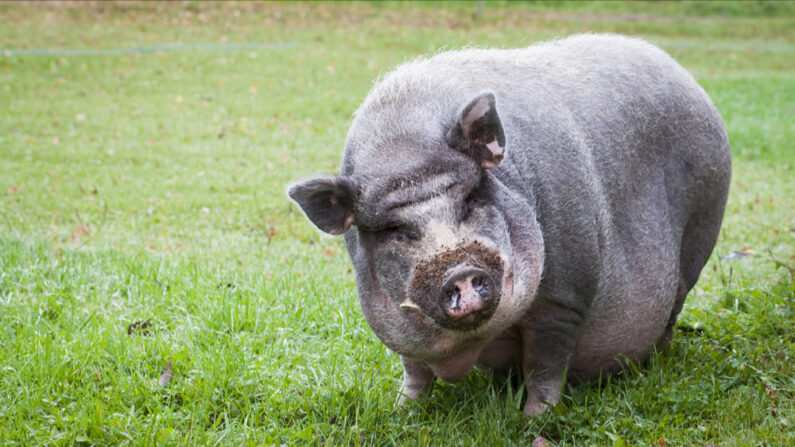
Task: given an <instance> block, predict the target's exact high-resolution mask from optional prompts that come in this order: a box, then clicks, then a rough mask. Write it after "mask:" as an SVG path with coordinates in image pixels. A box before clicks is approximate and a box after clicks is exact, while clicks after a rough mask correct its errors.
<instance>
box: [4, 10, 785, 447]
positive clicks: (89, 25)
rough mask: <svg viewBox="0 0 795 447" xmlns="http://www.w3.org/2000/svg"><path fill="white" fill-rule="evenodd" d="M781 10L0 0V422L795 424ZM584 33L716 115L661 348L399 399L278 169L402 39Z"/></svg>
mask: <svg viewBox="0 0 795 447" xmlns="http://www.w3.org/2000/svg"><path fill="white" fill-rule="evenodd" d="M793 30H795V3H793V2H761V1H757V2H753V1H747V2H722V1H714V2H601V1H594V2H483V3H481V4H479V3H478V2H429V3H414V2H353V3H334V4H332V3H231V2H228V3H210V2H172V3H157V2H124V3H121V2H119V3H115V2H81V3H70V2H29V3H14V2H3V3H0V366H2V368H3V369H2V372H0V402H2V404H3V405H0V407H2V408H0V440H2V441H4V444H8V445H31V444H113V445H118V444H142V445H151V444H153V443H163V444H194V443H199V444H205V443H207V444H209V443H221V444H231V445H238V444H241V443H250V444H252V445H260V444H269V443H275V444H284V443H287V444H290V443H296V442H310V443H312V442H315V443H329V444H334V445H336V444H340V443H344V444H360V443H361V444H367V445H372V444H376V445H381V444H391V443H393V444H400V445H405V444H436V443H437V442H441V443H448V444H461V445H471V443H473V442H474V443H478V444H482V443H485V442H490V443H497V444H498V445H503V444H506V445H507V444H513V443H528V444H529V443H530V442H531V441H532V440H533V439H535V438H536V437H538V436H543V437H545V439H547V441H548V442H549V443H550V444H561V445H568V444H604V443H613V444H614V445H624V444H622V443H625V442H626V443H629V444H634V443H639V444H644V445H648V444H651V443H658V442H659V441H660V440H663V441H664V442H671V443H674V444H720V445H735V444H737V445H751V444H759V445H772V444H787V443H791V442H793V438H792V434H791V433H792V425H793V422H795V421H793V416H792V415H793V414H794V412H793V411H792V409H793V400H794V399H795V398H794V396H793V389H795V386H794V385H793V380H795V379H793V370H792V364H793V363H795V362H793V361H792V360H793V359H792V356H793V344H795V335H793V333H794V331H793V326H795V320H794V319H793V311H792V309H793V307H792V291H793V287H792V276H791V275H792V273H791V270H790V269H789V267H790V266H792V264H793V262H794V259H795V257H794V252H795V250H793V246H794V244H793V231H794V229H795V223H793V209H794V208H793V197H795V191H793V180H792V178H793V167H792V164H793V162H794V161H795V150H794V149H793V143H792V142H793V141H795V125H794V124H793V123H795V120H794V119H793V115H794V114H795V43H794V42H793V37H794V34H795V33H794V32H793ZM580 32H615V33H622V34H629V35H636V36H641V37H643V38H646V39H647V40H649V41H651V42H653V43H655V44H657V45H659V46H660V47H662V48H663V49H665V50H666V51H668V52H669V53H670V54H671V55H672V56H673V57H674V58H676V59H677V60H678V61H679V62H680V63H681V64H682V65H684V66H685V67H686V68H687V69H688V70H689V71H690V72H691V73H693V75H694V76H695V77H696V79H697V80H698V81H699V83H700V84H701V85H702V86H703V87H704V88H705V89H706V91H707V92H708V93H709V94H710V96H711V97H712V99H713V101H714V102H715V104H716V106H717V108H718V110H719V111H720V112H721V114H722V116H723V118H724V120H725V122H726V125H727V129H728V132H729V136H730V140H731V144H732V153H733V158H734V173H733V183H732V191H731V196H730V201H729V205H728V209H727V216H726V219H725V224H724V229H723V232H722V234H721V237H720V240H719V243H718V247H717V248H716V252H715V254H714V255H713V259H712V260H711V261H710V264H708V266H707V268H706V269H705V271H704V273H703V274H702V278H701V281H700V283H699V285H698V286H697V288H696V289H695V290H694V291H693V292H692V293H691V296H690V297H689V300H688V304H687V306H686V308H685V311H684V313H683V316H682V322H681V323H680V330H679V332H677V341H676V342H675V344H674V348H673V349H672V352H670V353H667V354H665V355H660V356H656V357H655V358H654V359H652V361H651V362H650V365H647V367H646V368H642V369H639V370H634V371H630V372H627V373H626V374H624V375H620V376H619V377H617V378H616V380H615V381H612V380H613V379H611V382H609V384H608V385H607V386H605V385H604V384H602V386H598V385H582V386H573V387H568V388H567V390H566V391H565V392H564V399H563V400H562V402H561V404H560V405H559V406H558V407H557V408H556V409H555V411H553V412H550V413H549V414H547V415H544V416H542V417H540V418H536V419H533V420H530V421H528V420H526V419H524V418H523V417H522V416H521V414H520V409H521V407H520V404H521V397H522V396H521V392H520V391H521V390H516V389H515V388H512V385H511V384H504V383H499V382H497V383H495V382H493V381H492V378H490V377H489V376H487V375H485V374H481V373H474V374H472V375H471V376H470V378H468V379H467V381H465V382H464V383H462V384H457V385H455V386H449V385H440V386H438V387H437V393H436V395H435V397H434V398H433V399H431V401H429V402H427V403H421V404H417V405H416V406H413V407H411V408H409V409H403V410H400V411H395V410H393V408H392V403H393V399H394V396H395V395H396V393H397V391H398V387H399V384H400V377H401V366H400V362H399V359H398V357H397V356H396V355H394V354H392V353H390V352H389V351H388V350H386V348H384V347H383V346H381V344H380V343H379V342H378V340H377V339H376V338H375V337H374V336H373V334H372V333H371V332H370V330H369V328H367V326H366V324H365V323H364V320H363V318H362V317H361V314H360V312H359V310H358V303H357V298H356V294H355V290H354V277H353V274H352V272H351V268H350V265H349V261H348V259H347V255H346V253H345V251H344V248H343V245H342V244H341V242H340V240H338V239H334V238H329V237H324V236H320V235H319V234H318V233H317V231H316V230H314V229H313V228H312V227H311V226H310V225H309V224H308V222H307V221H306V220H305V219H304V218H303V216H302V215H301V213H300V212H299V210H298V209H297V208H296V207H295V206H294V205H291V204H290V203H289V201H288V200H287V199H286V196H285V194H284V191H285V188H286V185H287V184H288V183H289V182H290V181H294V180H296V179H301V178H305V177H308V176H310V175H313V174H317V173H333V172H335V171H336V170H337V169H338V163H339V158H340V154H341V151H342V145H343V141H344V138H345V133H346V127H347V124H348V122H349V120H350V117H351V114H352V112H353V111H354V110H355V109H356V107H357V106H358V104H359V103H360V101H361V100H362V99H363V98H364V96H365V95H366V93H367V92H368V90H369V89H370V88H371V86H372V84H373V82H374V81H375V80H376V79H377V77H378V76H379V74H383V73H385V72H387V71H388V70H389V69H391V68H393V67H395V66H396V65H398V64H400V63H401V62H403V61H406V60H408V59H410V58H412V57H415V56H417V55H419V54H428V53H434V52H437V51H440V50H443V49H450V48H460V47H463V46H483V47H498V48H510V47H518V46H527V45H530V44H532V43H533V42H536V41H539V40H543V39H550V38H557V37H562V36H566V35H570V34H574V33H580ZM135 322H139V323H141V322H150V324H151V325H152V326H151V328H150V329H149V330H148V331H147V333H146V334H144V333H143V331H138V332H135V331H128V329H129V328H130V325H131V324H134V323H135ZM128 332H129V333H128ZM169 359H170V360H171V361H172V364H173V379H172V380H171V381H170V383H169V384H167V386H164V387H161V386H159V385H157V384H155V383H153V381H155V382H156V381H157V379H158V378H159V377H160V376H161V374H162V372H163V371H164V369H165V368H166V364H167V362H168V361H169ZM660 445H664V444H660Z"/></svg>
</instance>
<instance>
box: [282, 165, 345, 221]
mask: <svg viewBox="0 0 795 447" xmlns="http://www.w3.org/2000/svg"><path fill="white" fill-rule="evenodd" d="M356 190H357V188H356V182H355V181H353V180H352V179H350V178H346V177H319V178H314V179H311V180H306V181H303V182H301V183H297V184H295V185H293V186H291V187H290V189H289V190H288V191H287V194H288V195H289V196H290V198H291V199H293V200H295V202H296V203H297V204H298V205H299V206H300V207H301V209H302V210H304V213H305V214H306V217H308V218H309V220H311V221H312V223H313V224H315V225H316V226H317V227H318V228H320V229H321V230H323V231H325V232H326V233H330V234H335V235H336V234H343V233H345V232H346V231H348V228H349V227H350V226H351V225H352V224H353V204H354V201H355V199H356Z"/></svg>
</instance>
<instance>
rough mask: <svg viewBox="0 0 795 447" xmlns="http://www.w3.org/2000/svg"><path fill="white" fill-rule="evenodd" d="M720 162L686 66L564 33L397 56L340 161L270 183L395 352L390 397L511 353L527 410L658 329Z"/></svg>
mask: <svg viewBox="0 0 795 447" xmlns="http://www.w3.org/2000/svg"><path fill="white" fill-rule="evenodd" d="M730 175H731V160H730V153H729V141H728V137H727V135H726V130H725V128H724V125H723V122H722V120H721V118H720V116H719V114H718V112H717V111H716V109H715V107H714V106H713V104H712V102H711V101H710V99H709V97H707V95H706V93H705V92H704V90H703V89H701V87H699V85H698V84H697V83H696V81H695V80H694V79H693V77H692V76H691V75H690V74H689V73H688V72H687V71H685V70H684V69H683V68H682V67H681V66H680V65H678V64H677V63H676V62H675V61H674V60H673V59H671V57H669V56H668V55H667V54H665V53H664V52H663V51H661V50H660V49H658V48H656V47H654V46H652V45H650V44H648V43H646V42H644V41H642V40H639V39H634V38H627V37H621V36H616V35H579V36H573V37H570V38H567V39H563V40H557V41H551V42H545V43H540V44H536V45H533V46H531V47H529V48H524V49H513V50H479V49H468V50H462V51H451V52H445V53H440V54H437V55H435V56H433V57H430V58H419V59H416V60H414V61H411V62H408V63H406V64H404V65H401V66H400V67H398V68H397V69H396V70H395V71H393V72H392V73H390V74H389V75H387V76H386V77H385V78H383V79H382V80H381V81H380V82H378V83H377V84H376V85H375V87H373V89H372V91H371V92H370V93H369V94H368V95H367V98H366V99H365V100H364V103H363V104H362V105H361V107H360V108H359V110H358V111H357V112H356V113H355V117H354V119H353V122H352V124H351V127H350V131H349V132H348V137H347V140H346V142H345V151H344V154H343V158H342V166H341V173H340V175H339V176H336V177H332V176H329V177H319V178H314V179H311V180H307V181H304V182H301V183H297V184H295V185H293V186H292V187H291V188H290V189H289V195H290V197H291V198H292V199H293V200H295V202H297V203H298V205H300V207H301V208H302V209H303V211H304V213H305V214H306V215H307V217H308V218H309V220H311V221H312V222H313V223H314V224H315V225H316V226H317V227H318V228H320V229H321V230H323V231H325V232H327V233H331V234H335V235H339V234H343V235H344V236H345V243H346V245H347V248H348V252H349V254H350V257H351V260H352V261H353V265H354V268H355V270H356V284H357V289H358V294H359V300H360V303H361V307H362V310H363V312H364V316H365V318H366V320H367V323H368V324H369V325H370V327H372V329H373V331H374V332H375V334H376V335H377V336H378V338H379V339H381V341H383V343H385V344H386V345H387V346H388V347H389V348H390V349H392V350H394V351H396V352H397V353H399V354H400V356H401V360H402V362H403V367H404V375H403V386H402V390H401V397H400V399H399V402H401V403H402V402H403V401H405V399H415V398H417V397H419V396H421V395H423V394H425V393H428V392H430V390H431V388H432V385H433V381H434V380H435V378H436V377H438V378H441V379H442V380H445V381H447V382H456V381H458V380H461V379H463V378H464V377H465V376H466V375H467V374H468V372H469V371H470V370H471V369H472V368H473V367H474V366H478V367H480V368H484V369H487V370H491V371H504V370H505V369H506V368H510V367H514V366H518V367H520V368H521V370H522V372H523V374H524V377H525V385H526V388H527V401H526V403H525V406H524V413H525V414H526V415H534V414H539V413H542V412H543V411H544V410H545V409H546V407H547V406H548V405H554V404H555V403H556V402H557V401H558V397H559V392H560V389H561V385H562V381H563V380H564V377H574V378H577V379H579V380H588V379H591V378H594V377H596V376H598V375H599V374H601V373H609V372H612V371H616V370H619V369H620V368H622V365H623V362H625V361H627V360H629V361H632V362H642V361H644V359H646V358H647V357H648V356H649V355H650V353H651V352H652V351H653V350H654V349H655V347H658V348H659V347H663V346H666V345H667V344H668V343H670V341H671V336H672V329H673V326H674V323H675V322H676V318H677V315H678V314H679V311H680V310H681V309H682V305H683V303H684V301H685V296H686V295H687V293H688V291H690V289H692V288H693V286H694V285H695V283H696V280H697V279H698V276H699V272H700V271H701V269H702V267H703V266H704V264H705V263H706V261H707V259H708V258H709V256H710V253H711V251H712V249H713V247H714V245H715V241H716V239H717V236H718V231H719V228H720V224H721V219H722V217H723V212H724V207H725V204H726V198H727V194H728V189H729V178H730Z"/></svg>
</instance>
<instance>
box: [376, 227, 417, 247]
mask: <svg viewBox="0 0 795 447" xmlns="http://www.w3.org/2000/svg"><path fill="white" fill-rule="evenodd" d="M380 236H381V237H380V239H381V241H382V242H384V243H387V242H393V241H397V242H402V243H404V244H407V243H409V242H411V241H413V240H415V238H414V237H413V235H412V234H411V233H410V232H409V231H408V230H406V229H405V228H400V227H396V228H388V229H386V230H384V231H383V232H382V233H381V235H380Z"/></svg>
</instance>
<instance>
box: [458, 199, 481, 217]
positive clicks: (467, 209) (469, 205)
mask: <svg viewBox="0 0 795 447" xmlns="http://www.w3.org/2000/svg"><path fill="white" fill-rule="evenodd" d="M481 206H483V203H482V202H481V201H480V200H478V199H475V198H472V197H469V198H467V199H466V200H465V201H464V206H463V207H462V208H461V220H467V218H469V214H470V213H472V211H473V210H475V208H479V207H481Z"/></svg>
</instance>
